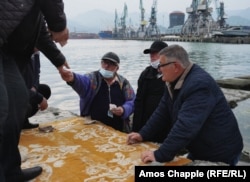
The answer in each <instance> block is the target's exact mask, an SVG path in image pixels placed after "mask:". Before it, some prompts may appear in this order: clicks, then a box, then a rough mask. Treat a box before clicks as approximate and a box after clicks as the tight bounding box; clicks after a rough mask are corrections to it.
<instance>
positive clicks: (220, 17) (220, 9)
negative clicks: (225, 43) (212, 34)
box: [214, 0, 227, 28]
mask: <svg viewBox="0 0 250 182" xmlns="http://www.w3.org/2000/svg"><path fill="white" fill-rule="evenodd" d="M214 3H215V8H216V13H217V24H218V28H225V27H226V26H227V25H226V19H227V16H226V13H225V9H224V2H219V0H214Z"/></svg>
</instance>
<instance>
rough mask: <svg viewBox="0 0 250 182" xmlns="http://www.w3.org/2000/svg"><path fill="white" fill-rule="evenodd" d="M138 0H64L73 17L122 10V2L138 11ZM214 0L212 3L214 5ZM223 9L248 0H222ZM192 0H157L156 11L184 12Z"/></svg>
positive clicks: (147, 7)
mask: <svg viewBox="0 0 250 182" xmlns="http://www.w3.org/2000/svg"><path fill="white" fill-rule="evenodd" d="M220 1H221V0H220ZM139 2H140V0H64V4H65V12H66V14H67V16H68V17H74V16H76V15H78V14H81V13H83V12H87V11H90V10H93V9H100V10H104V11H108V12H115V9H117V12H123V7H124V3H126V4H127V7H128V13H129V12H138V11H139ZM153 2H154V0H143V6H144V8H145V10H146V11H147V12H148V13H150V12H151V6H152V5H153ZM213 2H214V0H212V5H211V6H214V3H213ZM223 2H224V4H225V9H228V10H239V9H246V8H248V7H250V0H223ZM191 3H192V0H157V11H158V12H166V13H170V12H172V11H175V10H179V11H182V12H185V10H186V7H189V6H190V5H191Z"/></svg>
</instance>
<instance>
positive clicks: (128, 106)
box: [122, 79, 135, 119]
mask: <svg viewBox="0 0 250 182" xmlns="http://www.w3.org/2000/svg"><path fill="white" fill-rule="evenodd" d="M123 92H124V94H125V103H124V104H123V105H122V107H123V109H124V113H123V115H122V118H123V119H127V118H128V117H129V116H130V115H131V114H132V113H133V112H134V100H135V92H134V89H133V88H132V86H131V85H130V83H129V82H128V80H126V79H125V83H124V88H123Z"/></svg>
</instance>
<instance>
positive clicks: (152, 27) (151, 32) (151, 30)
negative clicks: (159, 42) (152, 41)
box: [146, 0, 160, 37]
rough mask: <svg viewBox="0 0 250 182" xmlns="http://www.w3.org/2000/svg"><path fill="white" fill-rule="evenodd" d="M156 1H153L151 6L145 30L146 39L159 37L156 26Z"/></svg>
mask: <svg viewBox="0 0 250 182" xmlns="http://www.w3.org/2000/svg"><path fill="white" fill-rule="evenodd" d="M156 6H157V0H154V2H153V6H152V8H151V16H150V19H149V25H148V27H147V30H146V37H159V36H160V30H159V28H158V26H157V18H156V17H157V10H156Z"/></svg>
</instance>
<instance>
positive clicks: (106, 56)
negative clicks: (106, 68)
mask: <svg viewBox="0 0 250 182" xmlns="http://www.w3.org/2000/svg"><path fill="white" fill-rule="evenodd" d="M102 60H109V61H112V62H114V63H116V64H119V63H120V58H119V57H118V56H117V54H115V53H113V52H107V53H106V54H104V56H103V57H102Z"/></svg>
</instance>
